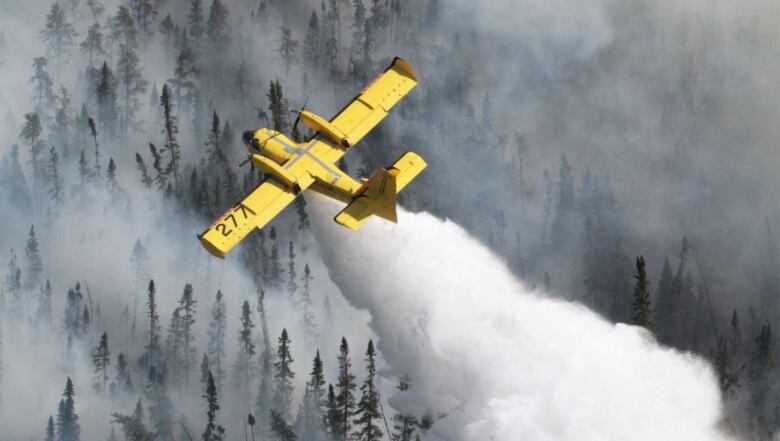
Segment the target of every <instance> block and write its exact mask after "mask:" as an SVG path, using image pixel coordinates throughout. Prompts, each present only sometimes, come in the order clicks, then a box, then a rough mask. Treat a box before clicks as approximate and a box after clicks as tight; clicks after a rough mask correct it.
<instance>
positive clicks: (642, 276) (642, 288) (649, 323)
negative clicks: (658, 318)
mask: <svg viewBox="0 0 780 441" xmlns="http://www.w3.org/2000/svg"><path fill="white" fill-rule="evenodd" d="M634 279H636V284H635V285H634V304H633V308H634V315H633V317H632V322H633V324H635V325H638V326H642V327H644V328H647V329H648V330H650V331H651V332H652V331H653V330H654V329H655V322H654V320H653V306H652V304H651V300H650V281H648V280H647V270H646V269H645V258H644V257H643V256H638V257H637V258H636V272H635V273H634Z"/></svg>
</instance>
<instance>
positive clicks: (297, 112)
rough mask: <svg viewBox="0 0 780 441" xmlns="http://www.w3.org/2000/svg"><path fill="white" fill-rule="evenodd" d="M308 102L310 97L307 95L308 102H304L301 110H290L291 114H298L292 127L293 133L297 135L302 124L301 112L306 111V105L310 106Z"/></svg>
mask: <svg viewBox="0 0 780 441" xmlns="http://www.w3.org/2000/svg"><path fill="white" fill-rule="evenodd" d="M308 102H309V96H308V95H306V100H304V101H303V105H302V106H301V109H300V110H295V109H290V112H292V113H296V114H298V116H297V117H296V118H295V122H294V123H293V126H292V133H296V131H297V130H298V123H299V122H301V112H303V111H304V110H306V104H308ZM296 141H297V140H296Z"/></svg>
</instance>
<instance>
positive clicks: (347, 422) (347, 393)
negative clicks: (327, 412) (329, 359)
mask: <svg viewBox="0 0 780 441" xmlns="http://www.w3.org/2000/svg"><path fill="white" fill-rule="evenodd" d="M338 362H339V378H338V384H337V389H338V394H337V395H336V405H337V408H338V412H339V413H338V417H339V421H338V422H337V423H336V426H335V429H336V431H335V433H332V435H333V436H334V437H335V438H336V439H344V440H345V441H346V440H347V438H348V436H349V434H350V433H351V431H352V430H351V429H352V424H351V418H352V416H353V415H354V413H355V388H356V387H357V386H356V385H355V375H354V374H353V373H352V361H351V360H350V359H349V344H348V343H347V339H346V338H344V337H341V345H340V346H339V357H338Z"/></svg>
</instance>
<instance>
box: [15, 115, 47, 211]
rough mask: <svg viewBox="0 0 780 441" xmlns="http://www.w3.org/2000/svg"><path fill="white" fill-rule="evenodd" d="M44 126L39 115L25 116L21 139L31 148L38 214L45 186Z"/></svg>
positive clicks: (34, 194) (34, 205)
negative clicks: (42, 153) (42, 155)
mask: <svg viewBox="0 0 780 441" xmlns="http://www.w3.org/2000/svg"><path fill="white" fill-rule="evenodd" d="M42 135H43V125H42V124H41V119H40V117H39V116H38V114H37V113H34V112H33V113H27V114H25V115H24V126H22V132H21V133H20V134H19V137H20V138H22V139H23V140H25V141H26V142H27V144H28V145H29V146H30V157H31V161H30V162H31V164H32V176H33V207H34V208H35V210H36V212H37V210H39V209H40V207H41V186H42V185H43V182H42V181H43V178H44V168H43V162H42V161H41V152H42V151H43V148H44V144H43V136H42Z"/></svg>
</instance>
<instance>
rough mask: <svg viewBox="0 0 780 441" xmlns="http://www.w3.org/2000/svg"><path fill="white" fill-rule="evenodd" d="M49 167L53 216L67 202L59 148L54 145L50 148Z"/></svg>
mask: <svg viewBox="0 0 780 441" xmlns="http://www.w3.org/2000/svg"><path fill="white" fill-rule="evenodd" d="M47 169H48V175H49V176H48V177H49V179H48V180H49V199H51V206H50V211H51V215H52V217H55V214H56V213H57V211H59V209H60V208H62V205H63V204H64V202H65V196H64V190H63V188H62V186H63V182H62V174H61V173H60V156H59V155H58V154H57V149H56V148H54V146H52V147H51V150H49V162H48V164H47Z"/></svg>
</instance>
